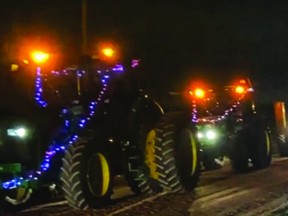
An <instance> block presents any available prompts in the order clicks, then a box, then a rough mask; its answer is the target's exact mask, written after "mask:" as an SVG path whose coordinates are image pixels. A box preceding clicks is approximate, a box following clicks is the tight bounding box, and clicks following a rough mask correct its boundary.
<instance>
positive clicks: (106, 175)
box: [60, 139, 112, 210]
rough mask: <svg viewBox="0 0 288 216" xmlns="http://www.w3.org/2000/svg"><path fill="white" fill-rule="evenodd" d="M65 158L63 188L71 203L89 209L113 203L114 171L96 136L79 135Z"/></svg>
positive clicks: (62, 169)
mask: <svg viewBox="0 0 288 216" xmlns="http://www.w3.org/2000/svg"><path fill="white" fill-rule="evenodd" d="M62 160H63V165H62V168H61V175H60V178H61V182H62V190H63V193H64V197H65V198H66V200H67V201H68V204H69V205H70V206H72V207H73V208H78V209H82V210H85V209H89V208H97V207H99V206H103V205H105V204H108V203H109V201H110V196H111V194H112V175H111V169H110V167H109V161H108V155H107V153H106V152H105V151H104V150H103V149H100V148H99V147H97V145H96V144H95V143H93V142H92V140H88V139H79V140H78V141H76V142H75V143H73V144H71V145H70V146H69V147H68V148H67V149H66V150H65V156H64V158H63V159H62ZM92 165H93V166H92ZM90 166H91V167H90ZM89 167H90V168H92V169H89ZM100 179H101V181H98V180H100ZM92 183H93V184H92Z"/></svg>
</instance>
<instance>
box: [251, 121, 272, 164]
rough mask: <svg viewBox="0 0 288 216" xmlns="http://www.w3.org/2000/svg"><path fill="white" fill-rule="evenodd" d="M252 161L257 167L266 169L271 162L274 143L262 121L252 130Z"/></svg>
mask: <svg viewBox="0 0 288 216" xmlns="http://www.w3.org/2000/svg"><path fill="white" fill-rule="evenodd" d="M250 133H251V138H250V140H251V141H250V145H249V146H251V147H252V149H251V150H252V151H251V162H252V164H253V167H254V168H255V169H264V168H266V167H268V166H270V164H271V159H272V145H271V137H270V134H269V132H268V130H267V129H266V128H265V127H264V126H263V125H262V124H260V123H258V124H255V125H254V126H253V128H251V130H250Z"/></svg>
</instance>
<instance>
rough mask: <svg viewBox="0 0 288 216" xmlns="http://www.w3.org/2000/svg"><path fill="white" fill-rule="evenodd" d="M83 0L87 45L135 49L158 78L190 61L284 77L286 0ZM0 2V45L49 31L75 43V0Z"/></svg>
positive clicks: (65, 45) (271, 78)
mask: <svg viewBox="0 0 288 216" xmlns="http://www.w3.org/2000/svg"><path fill="white" fill-rule="evenodd" d="M87 2H88V32H89V45H90V46H89V47H92V44H93V43H95V41H100V40H103V39H110V40H112V41H115V42H117V43H118V44H120V47H121V49H122V50H123V51H124V54H125V55H127V56H137V57H140V58H141V59H142V62H143V63H144V64H145V66H146V67H147V68H148V69H149V71H150V73H151V75H153V77H154V78H155V79H157V80H158V79H160V78H162V77H163V76H169V77H172V78H174V77H175V78H176V77H181V76H182V77H185V76H186V75H187V74H190V73H191V71H192V69H191V68H194V67H202V66H205V67H210V68H212V69H216V68H217V70H226V69H227V68H235V69H236V68H237V69H241V70H248V71H252V72H253V76H255V77H256V79H259V80H261V82H262V83H264V85H268V86H271V85H272V86H273V88H278V87H277V86H281V88H282V87H283V86H286V84H287V82H286V79H287V78H288V75H287V71H288V70H287V60H286V59H287V57H288V50H287V49H288V15H287V14H288V13H287V12H288V11H287V9H288V7H287V6H288V2H287V1H284V0H282V1H280V0H279V1H278V0H246V1H245V0H242V1H232V0H230V1H227V0H214V1H213V0H208V1H201V0H199V1H196V0H190V1H185V0H184V1H168V0H166V1H163V0H154V1H147V0H146V1H144V0H138V1H132V0H124V1H108V0H106V1H104V0H97V1H96V0H94V1H92V0H87ZM286 2H287V3H286ZM0 5H1V6H0V18H1V21H0V22H1V23H0V26H1V27H0V33H1V35H0V38H1V41H2V50H3V47H4V50H6V51H7V50H9V49H10V48H11V45H9V44H11V43H12V41H21V39H23V38H24V37H27V35H29V36H30V37H32V36H33V37H38V39H39V38H41V39H43V40H45V38H47V37H48V38H49V37H50V38H54V39H53V40H54V42H55V41H56V42H55V44H61V45H59V47H58V45H57V46H56V45H55V46H56V47H58V48H59V50H61V52H63V51H66V50H68V52H67V51H66V53H69V54H71V53H76V52H77V51H80V46H81V0H49V1H39V0H38V1H35V0H25V1H24V0H18V1H17V0H9V1H8V0H7V1H1V3H0ZM7 44H8V45H7ZM7 47H8V48H7ZM9 52H11V50H9ZM266 82H267V83H266ZM271 82H272V84H271Z"/></svg>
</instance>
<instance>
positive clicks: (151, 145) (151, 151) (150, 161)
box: [145, 130, 159, 180]
mask: <svg viewBox="0 0 288 216" xmlns="http://www.w3.org/2000/svg"><path fill="white" fill-rule="evenodd" d="M155 139H156V131H155V130H151V131H149V133H148V135H147V137H146V142H145V164H146V165H147V167H148V168H149V171H150V177H151V178H153V179H156V180H157V179H159V174H158V172H157V165H156V163H155Z"/></svg>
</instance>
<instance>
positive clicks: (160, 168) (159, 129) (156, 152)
mask: <svg viewBox="0 0 288 216" xmlns="http://www.w3.org/2000/svg"><path fill="white" fill-rule="evenodd" d="M174 130H175V128H174V126H173V124H172V123H170V122H169V121H168V120H167V118H165V117H161V118H160V120H159V122H158V123H157V125H156V126H155V128H154V129H152V130H150V132H149V134H148V136H147V139H146V148H147V149H149V148H150V147H149V145H153V146H154V147H152V148H150V149H151V151H150V152H149V151H148V152H147V150H146V163H147V166H148V167H149V170H150V175H149V177H150V178H151V179H153V180H155V181H156V182H158V183H159V185H160V186H161V187H162V188H163V190H164V191H171V192H179V191H182V190H183V187H182V184H181V182H180V177H179V175H178V172H177V164H176V153H175V133H174ZM149 157H150V159H149Z"/></svg>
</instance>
